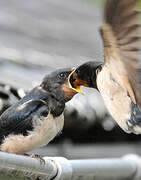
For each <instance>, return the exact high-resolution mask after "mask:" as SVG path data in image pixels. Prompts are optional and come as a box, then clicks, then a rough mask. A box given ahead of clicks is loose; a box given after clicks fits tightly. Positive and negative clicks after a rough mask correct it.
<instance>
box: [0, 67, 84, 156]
mask: <svg viewBox="0 0 141 180" xmlns="http://www.w3.org/2000/svg"><path fill="white" fill-rule="evenodd" d="M73 71H74V69H59V70H57V71H54V72H52V73H51V74H49V75H46V76H45V78H44V79H43V81H42V83H41V84H40V85H39V86H37V87H35V88H34V89H32V90H31V91H30V92H29V93H28V94H27V95H26V96H25V97H23V98H22V99H21V100H20V101H19V102H17V103H16V104H14V105H13V106H11V107H10V108H8V109H7V110H6V111H5V112H4V113H3V114H2V115H1V116H0V144H1V145H0V150H1V151H3V152H9V153H14V154H24V153H26V152H28V151H31V150H33V149H35V148H38V147H41V146H44V145H46V144H48V143H49V142H50V141H51V140H52V139H53V138H54V137H55V136H56V135H57V134H58V133H59V132H60V131H61V130H62V128H63V125H64V116H63V111H64V108H65V103H66V102H67V101H69V100H70V99H71V98H72V97H73V96H74V95H75V94H76V93H77V92H81V90H79V88H78V89H77V88H76V89H75V88H73V87H72V86H71V82H73V79H72V78H70V77H71V74H72V73H73Z"/></svg>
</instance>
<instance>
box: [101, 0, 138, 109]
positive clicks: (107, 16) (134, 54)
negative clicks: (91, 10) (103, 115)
mask: <svg viewBox="0 0 141 180" xmlns="http://www.w3.org/2000/svg"><path fill="white" fill-rule="evenodd" d="M138 2H139V0H107V1H106V4H105V9H104V23H103V25H102V27H101V29H100V32H101V36H102V39H103V43H104V57H105V60H104V62H105V64H106V63H110V61H120V62H121V64H122V65H123V67H124V68H122V71H121V70H119V69H120V67H119V68H117V69H116V71H117V74H118V71H120V73H119V74H120V75H119V76H121V77H119V79H120V82H121V84H122V85H123V86H124V84H126V85H125V87H126V89H127V92H128V93H129V95H130V97H131V99H132V101H133V102H135V103H137V104H138V105H139V107H140V108H141V89H140V85H139V76H138V69H139V68H140V63H139V56H140V49H141V25H140V24H139V15H140V12H137V11H136V5H137V3H138ZM111 57H112V58H111ZM115 57H116V58H115ZM115 65H116V63H115ZM122 77H124V79H122ZM127 84H128V85H127ZM125 87H123V88H125Z"/></svg>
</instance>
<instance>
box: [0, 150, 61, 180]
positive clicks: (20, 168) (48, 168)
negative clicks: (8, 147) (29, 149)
mask: <svg viewBox="0 0 141 180" xmlns="http://www.w3.org/2000/svg"><path fill="white" fill-rule="evenodd" d="M57 171H58V170H57V167H56V165H55V164H54V162H53V161H52V160H51V159H48V161H46V163H45V164H43V163H42V164H41V163H40V162H39V161H38V160H36V159H34V158H30V157H26V156H21V155H15V154H9V153H4V152H0V176H5V175H6V176H13V177H16V178H23V177H24V178H25V177H26V178H27V179H36V178H39V177H40V179H51V178H54V177H55V176H56V175H57Z"/></svg>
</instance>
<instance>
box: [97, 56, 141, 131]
mask: <svg viewBox="0 0 141 180" xmlns="http://www.w3.org/2000/svg"><path fill="white" fill-rule="evenodd" d="M111 58H112V57H111ZM123 68H124V67H123V65H122V62H121V61H114V60H111V61H109V62H107V63H105V65H104V66H103V67H102V70H101V71H99V72H98V75H97V87H98V89H99V91H100V93H101V95H102V97H103V99H104V102H105V105H106V107H107V109H108V111H109V112H110V114H111V115H112V117H113V118H114V119H115V120H116V122H117V123H118V125H119V126H120V127H121V128H122V129H123V130H124V131H126V132H127V133H130V132H132V131H133V132H134V133H136V134H138V133H141V129H140V128H139V127H138V126H134V127H133V129H132V131H131V129H130V130H129V127H128V125H127V123H126V122H127V120H129V119H130V118H131V99H130V97H129V95H128V93H127V90H126V88H125V86H124V85H123V86H122V83H121V81H120V80H121V76H122V77H123V75H124V73H123V71H122V70H123ZM120 72H122V73H121V74H120Z"/></svg>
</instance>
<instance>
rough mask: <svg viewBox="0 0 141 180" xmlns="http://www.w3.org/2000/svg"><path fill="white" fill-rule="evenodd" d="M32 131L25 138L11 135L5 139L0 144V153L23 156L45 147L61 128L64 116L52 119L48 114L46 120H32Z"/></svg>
mask: <svg viewBox="0 0 141 180" xmlns="http://www.w3.org/2000/svg"><path fill="white" fill-rule="evenodd" d="M33 125H34V129H33V131H30V132H29V133H28V135H27V136H23V135H22V134H20V135H12V134H10V135H9V136H8V137H6V138H5V139H4V141H3V143H2V144H1V151H4V152H9V153H14V154H24V153H26V152H28V151H31V150H33V149H35V148H39V147H42V146H44V145H47V144H48V143H49V142H50V141H51V140H52V139H53V138H54V137H55V136H56V135H57V134H58V133H59V132H60V131H61V130H62V128H63V126H64V116H63V114H61V115H60V116H59V117H56V118H54V117H53V116H52V115H51V114H49V115H48V116H47V117H46V118H43V119H42V118H40V119H38V118H35V119H33Z"/></svg>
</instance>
